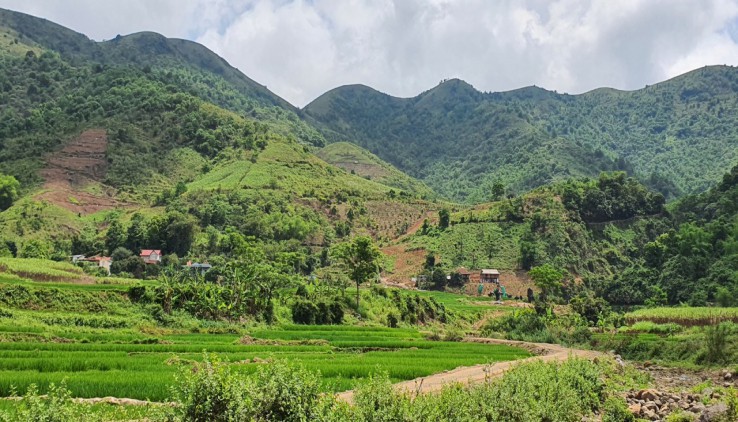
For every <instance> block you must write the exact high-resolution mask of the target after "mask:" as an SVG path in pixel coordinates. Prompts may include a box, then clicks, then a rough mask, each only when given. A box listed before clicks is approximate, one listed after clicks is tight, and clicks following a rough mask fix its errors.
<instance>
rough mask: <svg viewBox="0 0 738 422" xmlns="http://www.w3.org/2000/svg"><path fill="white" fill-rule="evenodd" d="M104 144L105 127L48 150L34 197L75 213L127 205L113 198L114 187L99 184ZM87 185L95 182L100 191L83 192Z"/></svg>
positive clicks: (102, 175) (103, 168) (105, 165)
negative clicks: (40, 190)
mask: <svg viewBox="0 0 738 422" xmlns="http://www.w3.org/2000/svg"><path fill="white" fill-rule="evenodd" d="M107 146H108V137H107V133H106V131H105V129H88V130H86V131H84V132H82V134H80V135H79V136H78V137H77V138H75V139H73V140H72V141H70V142H69V143H68V144H67V145H65V146H64V148H62V149H61V150H60V151H56V152H54V153H52V154H51V156H50V157H49V158H48V159H47V160H46V167H45V168H44V169H43V170H41V176H42V177H43V178H44V180H45V183H44V185H43V187H42V189H43V191H42V192H41V193H40V194H38V195H36V198H37V199H39V200H42V201H47V202H49V203H52V204H54V205H57V206H60V207H62V208H66V209H68V210H70V211H73V212H76V213H79V214H90V213H94V212H97V211H101V210H106V209H111V208H116V207H121V206H126V205H128V204H126V203H124V202H121V201H119V200H117V199H115V197H114V195H115V190H114V189H112V188H110V187H106V186H104V185H102V184H100V183H99V182H100V181H101V180H103V179H104V178H105V175H106V173H107V170H108V162H107V158H106V156H105V151H106V149H107ZM91 184H97V185H98V186H100V187H101V188H102V190H103V192H101V193H99V194H93V193H90V192H87V191H85V190H84V189H85V188H86V187H88V186H89V185H91Z"/></svg>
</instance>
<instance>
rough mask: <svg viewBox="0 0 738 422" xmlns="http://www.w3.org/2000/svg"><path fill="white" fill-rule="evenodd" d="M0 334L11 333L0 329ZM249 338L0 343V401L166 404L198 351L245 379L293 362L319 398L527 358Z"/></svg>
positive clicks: (337, 332)
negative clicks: (28, 395)
mask: <svg viewBox="0 0 738 422" xmlns="http://www.w3.org/2000/svg"><path fill="white" fill-rule="evenodd" d="M2 320H3V319H2V318H0V323H2V322H3V321H2ZM1 327H2V329H3V330H4V332H7V330H9V329H10V326H9V325H5V324H4V325H2V326H1ZM18 328H19V329H20V330H23V327H18ZM56 334H63V333H56ZM248 335H249V337H246V338H245V339H244V338H243V336H242V335H240V334H201V333H187V334H171V335H162V336H158V337H153V336H148V337H147V336H146V335H144V334H136V333H134V332H127V333H126V332H122V333H118V332H116V330H96V334H95V335H94V336H90V335H87V336H86V337H85V338H84V339H80V336H77V337H76V338H74V336H68V337H59V336H56V337H54V338H56V340H55V341H50V342H35V341H16V342H0V396H8V395H11V394H12V392H13V391H24V390H25V389H26V388H27V386H28V385H29V384H31V383H35V384H37V385H38V386H39V387H40V389H41V391H44V389H45V388H46V387H47V386H48V384H49V383H52V382H55V383H59V382H61V381H62V380H66V382H67V385H68V387H69V389H70V390H71V391H72V392H73V394H74V395H75V396H78V397H103V396H115V397H129V398H135V399H148V400H153V401H161V400H166V399H167V397H168V396H169V386H170V385H171V383H172V382H173V379H174V375H175V373H176V372H177V370H178V369H179V368H180V367H181V366H182V365H186V364H187V362H190V361H193V360H199V359H201V358H202V352H203V351H208V352H214V353H218V354H219V355H221V356H222V357H223V358H225V359H227V360H228V361H230V362H231V363H232V364H234V365H236V366H237V368H238V369H237V370H238V371H243V372H244V373H249V372H252V371H254V370H255V369H256V367H257V365H260V364H262V363H263V362H268V361H270V360H276V359H285V360H289V361H296V362H300V363H302V364H303V365H304V366H305V367H306V368H308V369H309V370H313V371H319V372H320V373H321V375H322V379H323V390H324V391H326V392H335V391H343V390H347V389H351V388H353V387H354V386H355V385H356V384H357V382H360V381H361V380H362V379H363V378H366V377H367V376H369V375H370V374H372V373H376V372H379V371H382V372H387V373H388V374H389V376H390V378H391V379H392V380H393V381H401V380H408V379H413V378H416V377H420V376H426V375H430V374H433V373H437V372H442V371H444V370H448V369H453V368H455V367H458V366H467V365H474V364H481V363H488V362H497V361H504V360H513V359H519V358H523V357H527V356H529V354H528V353H527V352H526V351H523V350H520V349H515V348H511V347H506V346H491V345H484V344H476V343H452V342H433V341H427V340H424V339H423V338H422V336H421V335H420V333H418V332H417V331H416V330H412V329H389V328H382V327H348V326H288V327H283V328H280V329H266V328H265V329H255V330H251V331H250V332H249V333H248ZM69 337H72V338H69ZM67 341H68V342H67Z"/></svg>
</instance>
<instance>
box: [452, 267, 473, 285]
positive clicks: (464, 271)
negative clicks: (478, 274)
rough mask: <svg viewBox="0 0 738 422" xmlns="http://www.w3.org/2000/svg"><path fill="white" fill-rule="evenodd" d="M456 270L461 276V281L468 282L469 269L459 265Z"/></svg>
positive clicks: (469, 276)
mask: <svg viewBox="0 0 738 422" xmlns="http://www.w3.org/2000/svg"><path fill="white" fill-rule="evenodd" d="M456 272H457V273H458V274H459V276H461V281H462V282H464V283H468V282H469V280H470V279H471V271H469V270H467V269H466V268H464V267H460V268H459V269H457V270H456Z"/></svg>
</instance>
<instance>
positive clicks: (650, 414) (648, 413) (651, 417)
mask: <svg viewBox="0 0 738 422" xmlns="http://www.w3.org/2000/svg"><path fill="white" fill-rule="evenodd" d="M643 417H645V418H646V419H648V420H650V421H652V420H655V419H656V418H658V415H657V414H656V412H654V411H653V410H646V411H644V412H643Z"/></svg>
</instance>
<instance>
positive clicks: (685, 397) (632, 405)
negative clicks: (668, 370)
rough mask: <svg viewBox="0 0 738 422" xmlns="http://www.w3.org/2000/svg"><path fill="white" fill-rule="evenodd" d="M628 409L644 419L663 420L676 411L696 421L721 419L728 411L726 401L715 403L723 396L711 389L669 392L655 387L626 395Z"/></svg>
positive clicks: (706, 421)
mask: <svg viewBox="0 0 738 422" xmlns="http://www.w3.org/2000/svg"><path fill="white" fill-rule="evenodd" d="M625 398H626V401H627V402H628V409H629V410H630V411H631V412H632V413H633V415H634V416H637V417H639V418H642V419H647V420H649V421H661V420H664V419H666V417H667V416H668V415H670V414H672V413H675V412H682V413H683V414H685V416H689V415H691V416H693V417H694V420H695V421H700V422H709V421H715V420H721V419H720V418H724V417H725V415H726V413H727V412H728V406H727V405H726V404H725V403H715V404H708V405H706V404H705V403H713V402H714V401H716V400H719V399H720V398H721V395H720V393H717V392H713V391H712V390H710V389H707V390H704V391H703V393H702V394H692V393H685V392H682V393H667V392H661V391H658V390H654V389H648V390H640V391H631V392H629V393H628V394H627V395H626V397H625Z"/></svg>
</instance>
